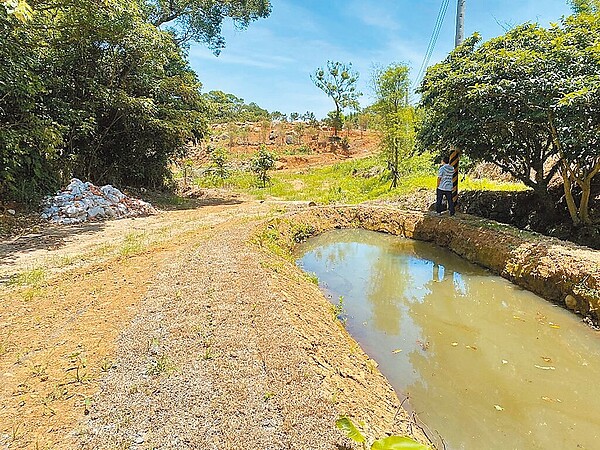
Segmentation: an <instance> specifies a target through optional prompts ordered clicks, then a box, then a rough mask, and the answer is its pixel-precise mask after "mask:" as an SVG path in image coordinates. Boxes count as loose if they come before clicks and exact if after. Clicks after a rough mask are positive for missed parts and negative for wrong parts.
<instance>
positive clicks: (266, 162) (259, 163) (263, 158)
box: [250, 145, 275, 187]
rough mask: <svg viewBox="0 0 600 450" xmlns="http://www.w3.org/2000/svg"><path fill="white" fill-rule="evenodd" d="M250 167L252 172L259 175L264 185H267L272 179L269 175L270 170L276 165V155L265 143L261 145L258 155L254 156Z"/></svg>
mask: <svg viewBox="0 0 600 450" xmlns="http://www.w3.org/2000/svg"><path fill="white" fill-rule="evenodd" d="M250 167H251V169H252V172H254V173H255V174H256V176H257V177H258V180H259V181H260V183H261V185H262V187H265V186H266V185H267V183H268V182H269V181H270V180H271V178H270V177H269V170H271V169H273V167H275V156H274V155H273V154H272V153H270V152H269V151H267V148H266V147H265V146H264V145H261V146H260V149H259V150H258V152H257V153H256V155H254V157H253V158H252V161H251V162H250Z"/></svg>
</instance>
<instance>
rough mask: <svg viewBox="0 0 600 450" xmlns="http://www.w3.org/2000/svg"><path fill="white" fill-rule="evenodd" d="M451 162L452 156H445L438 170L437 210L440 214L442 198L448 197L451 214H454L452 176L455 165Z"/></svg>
mask: <svg viewBox="0 0 600 450" xmlns="http://www.w3.org/2000/svg"><path fill="white" fill-rule="evenodd" d="M449 162H450V158H448V157H447V156H444V158H443V159H442V165H441V166H440V170H439V171H438V179H437V190H436V200H435V210H436V212H437V213H438V214H441V213H442V199H443V198H444V197H446V201H447V202H448V210H449V211H450V215H451V216H453V215H454V202H453V201H452V176H453V175H454V167H452V166H451V165H450V164H449Z"/></svg>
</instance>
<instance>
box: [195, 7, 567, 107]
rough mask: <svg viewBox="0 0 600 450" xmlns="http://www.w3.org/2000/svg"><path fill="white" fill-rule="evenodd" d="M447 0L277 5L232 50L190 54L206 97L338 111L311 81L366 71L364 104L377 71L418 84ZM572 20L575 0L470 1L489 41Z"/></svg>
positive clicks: (448, 46) (471, 21) (227, 33)
mask: <svg viewBox="0 0 600 450" xmlns="http://www.w3.org/2000/svg"><path fill="white" fill-rule="evenodd" d="M441 1H442V0H344V1H342V0H272V2H271V3H272V6H273V11H272V13H271V15H270V16H269V17H268V18H267V19H261V20H259V21H257V22H253V23H252V24H251V25H250V26H249V27H248V28H247V29H245V30H238V29H236V28H235V27H234V26H233V25H232V24H231V23H229V22H227V23H225V24H224V27H223V36H224V37H225V39H226V47H225V49H223V51H222V52H221V54H220V56H218V57H216V56H215V55H214V54H213V53H212V52H211V51H210V50H209V49H208V48H206V47H205V46H203V45H201V44H192V46H191V48H190V52H189V56H190V63H191V66H192V68H193V69H194V70H195V71H196V73H197V74H198V77H199V78H200V81H201V82H202V84H203V91H204V92H208V91H211V90H221V91H224V92H228V93H232V94H234V95H236V96H238V97H241V98H243V99H244V100H245V101H246V102H247V103H249V102H255V103H257V104H258V105H260V106H261V107H263V108H265V109H267V110H269V111H281V112H283V113H290V112H299V113H305V112H306V111H312V112H314V113H315V114H316V115H317V117H318V118H322V117H324V116H326V115H327V112H328V111H331V110H332V109H334V106H333V102H332V100H331V99H330V98H329V97H327V96H326V95H325V93H323V92H322V91H321V90H319V89H318V88H317V87H316V86H315V85H314V84H313V82H312V81H311V79H310V74H311V73H314V72H315V70H316V69H317V68H318V67H323V66H325V64H326V63H327V61H328V60H332V61H340V62H343V63H351V64H352V68H353V69H354V70H356V71H358V72H359V75H360V78H359V83H358V84H359V86H358V87H359V90H360V91H361V92H363V96H362V97H361V99H360V103H361V104H362V105H363V106H367V105H369V104H370V103H372V100H373V98H372V96H371V94H370V89H369V79H370V77H371V73H372V72H373V67H374V66H387V65H389V64H391V63H404V64H407V65H408V66H409V67H410V68H411V76H412V77H413V78H414V77H416V74H417V72H418V71H419V68H420V66H421V64H422V62H423V58H424V56H425V52H426V49H427V45H428V44H429V40H430V37H431V34H432V31H433V27H434V25H435V21H436V17H437V15H438V11H439V9H440V4H441ZM569 13H570V8H569V6H568V4H567V0H485V1H484V0H466V14H465V35H466V36H469V35H471V34H473V33H474V32H479V33H480V34H481V35H482V37H483V39H484V40H487V39H490V38H492V37H495V36H498V35H501V34H503V33H504V32H505V31H506V30H508V29H509V28H511V27H514V26H515V25H519V24H521V23H524V22H537V23H539V24H540V25H543V26H548V25H549V24H550V23H552V22H554V23H555V22H558V21H559V20H560V18H561V17H562V16H564V15H568V14H569ZM455 23H456V0H451V1H450V5H449V7H448V12H447V15H446V18H445V21H444V24H443V27H442V28H441V31H440V34H439V38H438V41H437V45H436V47H435V51H434V52H433V55H432V57H431V60H430V65H431V64H435V63H436V62H439V61H441V60H443V59H444V58H445V56H446V55H447V54H448V53H449V52H450V51H451V50H452V48H453V46H454V35H455Z"/></svg>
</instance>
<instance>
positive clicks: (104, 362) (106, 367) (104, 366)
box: [100, 358, 114, 373]
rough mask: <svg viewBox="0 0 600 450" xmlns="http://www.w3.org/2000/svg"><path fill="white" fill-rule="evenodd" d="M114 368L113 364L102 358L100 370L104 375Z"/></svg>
mask: <svg viewBox="0 0 600 450" xmlns="http://www.w3.org/2000/svg"><path fill="white" fill-rule="evenodd" d="M113 367H114V364H113V362H112V361H111V360H110V359H106V358H104V359H103V360H102V363H101V364H100V370H101V371H102V372H104V373H106V372H108V371H109V370H110V369H112V368H113Z"/></svg>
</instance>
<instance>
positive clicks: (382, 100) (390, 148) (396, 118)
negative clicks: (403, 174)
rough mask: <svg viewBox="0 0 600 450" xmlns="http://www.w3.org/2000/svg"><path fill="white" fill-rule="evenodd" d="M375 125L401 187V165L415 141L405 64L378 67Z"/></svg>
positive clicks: (407, 73) (383, 150) (389, 167)
mask: <svg viewBox="0 0 600 450" xmlns="http://www.w3.org/2000/svg"><path fill="white" fill-rule="evenodd" d="M372 86H373V91H374V94H375V103H374V104H373V105H372V107H371V110H372V111H373V112H374V113H375V119H376V121H375V126H376V128H377V129H378V130H379V131H380V132H381V133H382V141H381V150H382V154H383V156H384V158H385V161H386V164H387V167H388V170H389V171H390V173H391V177H392V188H395V187H396V186H397V184H398V179H399V177H400V172H399V169H400V163H401V161H402V159H404V158H406V157H408V156H410V153H411V152H412V150H413V148H414V142H415V109H414V107H413V106H412V105H410V104H409V101H408V92H409V89H410V79H409V69H408V67H407V66H406V65H403V64H391V65H390V66H388V67H385V68H378V69H376V70H375V72H374V73H373V79H372Z"/></svg>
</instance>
